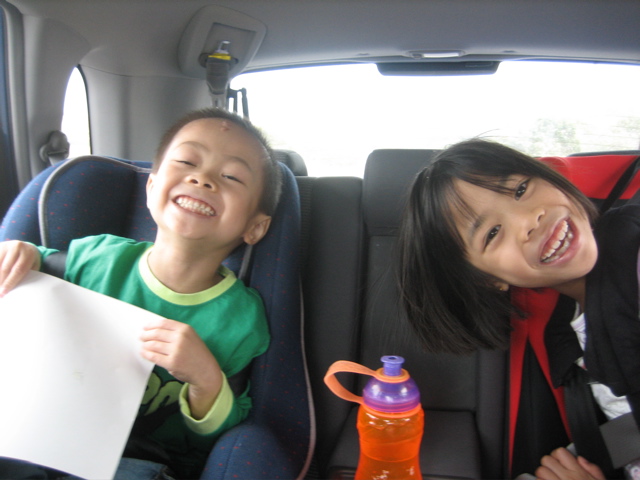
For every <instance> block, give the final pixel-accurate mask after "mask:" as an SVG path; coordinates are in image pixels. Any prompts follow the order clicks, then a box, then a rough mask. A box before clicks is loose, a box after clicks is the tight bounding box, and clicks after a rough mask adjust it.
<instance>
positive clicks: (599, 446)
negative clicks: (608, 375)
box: [564, 364, 613, 477]
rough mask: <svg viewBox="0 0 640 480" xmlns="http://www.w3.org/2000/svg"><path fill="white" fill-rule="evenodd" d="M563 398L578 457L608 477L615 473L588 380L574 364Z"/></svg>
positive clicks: (567, 379) (583, 372) (585, 373)
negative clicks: (587, 461)
mask: <svg viewBox="0 0 640 480" xmlns="http://www.w3.org/2000/svg"><path fill="white" fill-rule="evenodd" d="M564 398H565V403H566V406H567V408H566V411H567V421H568V422H569V428H570V430H571V438H572V440H573V443H574V444H575V446H576V450H577V452H578V454H579V455H581V456H583V457H585V458H586V459H587V460H589V461H590V462H593V463H595V464H597V465H598V466H599V467H600V468H601V469H602V471H603V472H604V474H605V476H606V477H609V476H610V475H611V474H612V473H613V464H612V462H611V457H610V456H609V453H608V450H607V445H606V443H605V441H604V438H603V436H602V433H601V432H600V426H599V422H598V418H597V414H596V411H597V410H596V408H597V407H596V405H595V403H594V402H595V401H594V398H593V394H592V393H591V387H590V386H589V377H588V375H587V372H585V371H584V369H582V368H580V367H578V366H577V365H575V364H574V365H573V366H572V368H571V370H570V373H569V374H568V375H567V378H566V379H565V382H564Z"/></svg>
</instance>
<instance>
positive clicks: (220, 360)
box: [0, 109, 281, 478]
mask: <svg viewBox="0 0 640 480" xmlns="http://www.w3.org/2000/svg"><path fill="white" fill-rule="evenodd" d="M280 176H281V173H280V168H279V166H278V165H277V163H276V162H275V161H274V160H273V156H272V155H271V151H270V149H269V147H268V144H267V142H266V140H265V139H264V137H263V136H262V135H261V134H260V132H259V131H258V130H257V129H255V128H254V127H253V126H252V125H251V124H249V123H248V122H245V121H244V120H242V119H241V118H239V117H237V116H235V115H232V114H230V113H228V112H224V111H220V110H215V109H207V110H201V111H197V112H193V113H191V114H188V115H187V116H185V117H183V118H182V119H181V120H180V121H179V122H178V123H176V124H175V125H174V126H173V127H172V128H171V129H170V130H169V131H168V132H167V133H166V134H165V136H164V137H163V139H162V141H161V142H160V146H159V148H158V153H157V155H156V159H155V162H154V168H153V172H152V173H151V175H150V176H149V180H148V182H147V187H146V188H147V205H148V207H149V210H150V212H151V214H152V216H153V219H154V220H155V222H156V224H157V226H158V233H157V236H156V240H155V242H154V243H153V244H150V243H146V242H143V243H138V242H135V241H133V240H128V239H123V238H120V237H114V236H111V235H100V236H96V237H88V238H84V239H79V240H74V241H73V242H72V243H71V245H70V248H69V252H68V256H67V264H66V271H65V279H67V280H69V281H71V282H73V283H76V284H78V285H81V286H83V287H86V288H89V289H91V290H95V291H98V292H101V293H104V294H107V295H110V296H112V297H115V298H118V299H120V300H123V301H126V302H128V303H131V304H134V305H137V306H139V307H142V308H145V309H147V310H149V311H152V312H154V313H157V314H160V315H161V316H163V317H166V318H165V319H163V320H162V321H159V322H156V323H153V324H149V325H146V326H145V328H144V332H143V333H142V335H141V340H142V352H141V354H142V356H143V357H144V358H146V359H148V360H150V361H151V362H153V363H155V364H156V367H155V368H154V371H153V374H152V376H151V378H150V380H149V383H148V386H147V391H146V394H145V397H144V399H143V402H142V405H141V407H140V411H139V413H138V418H137V420H136V423H135V425H134V428H133V431H132V434H131V437H130V439H129V443H128V445H127V450H126V451H125V455H124V456H125V457H128V456H131V457H133V458H134V460H131V459H128V458H125V459H123V461H122V462H121V465H120V468H119V471H118V474H117V475H116V478H118V476H119V475H120V474H121V470H124V469H129V470H131V468H135V469H136V470H138V469H140V468H144V469H148V471H149V476H148V478H154V477H153V475H154V474H155V472H158V471H163V472H165V473H166V468H165V467H164V466H169V467H170V469H171V470H172V471H173V472H175V474H176V475H177V476H178V477H181V478H193V477H197V476H199V474H200V472H201V470H202V468H203V466H204V462H205V461H206V458H207V455H208V453H209V451H210V450H211V447H212V445H213V443H214V442H215V439H216V438H217V437H218V436H219V435H220V434H221V433H223V432H224V431H226V430H228V429H229V428H230V427H232V426H233V425H235V424H237V423H239V422H240V421H242V420H243V419H244V418H245V417H246V415H247V413H248V411H249V409H250V408H251V400H250V398H249V397H248V396H247V392H246V391H245V392H244V393H243V394H241V395H240V396H239V397H237V398H236V397H235V396H234V394H233V393H232V392H231V389H230V387H229V384H228V382H227V380H226V378H227V376H231V375H233V374H235V373H237V372H239V371H240V370H242V369H243V368H244V367H245V366H246V365H248V364H249V363H250V361H251V359H252V358H254V357H256V356H258V355H260V354H262V353H263V352H264V351H265V350H266V349H267V346H268V343H269V333H268V330H267V323H266V319H265V317H264V311H263V306H262V303H261V300H260V298H259V297H258V295H257V293H256V292H255V291H253V290H251V289H248V288H246V287H244V285H242V283H241V282H240V281H238V280H237V279H236V278H235V276H234V274H233V273H232V272H231V271H229V270H228V269H226V268H225V267H224V266H222V265H221V263H222V261H223V260H224V259H225V258H226V257H227V256H228V255H229V254H230V253H231V252H232V251H233V250H234V249H235V248H236V247H238V246H239V245H241V244H242V243H243V242H244V243H247V244H250V245H253V244H255V243H257V242H258V241H260V239H262V238H263V237H264V235H265V234H266V232H267V230H268V228H269V225H270V221H271V215H272V214H273V212H274V210H275V207H276V204H277V201H278V196H279V192H280V189H281V178H280ZM50 253H52V251H51V250H46V249H44V248H36V247H35V246H33V245H31V244H28V243H23V242H13V241H12V242H4V243H0V297H1V296H3V295H4V294H6V293H7V292H8V291H9V290H10V289H11V288H13V287H15V285H16V284H17V283H18V282H19V281H20V280H21V279H22V278H23V277H24V275H25V274H26V273H27V272H28V270H29V269H39V268H40V265H41V259H42V258H43V257H44V256H46V255H48V254H50ZM0 468H1V467H0ZM0 471H1V470H0ZM139 478H143V477H139Z"/></svg>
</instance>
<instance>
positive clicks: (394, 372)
mask: <svg viewBox="0 0 640 480" xmlns="http://www.w3.org/2000/svg"><path fill="white" fill-rule="evenodd" d="M381 360H382V372H383V373H384V374H385V375H386V376H387V377H397V376H399V375H401V374H402V364H403V363H404V358H402V357H399V356H397V355H385V356H384V357H382V358H381Z"/></svg>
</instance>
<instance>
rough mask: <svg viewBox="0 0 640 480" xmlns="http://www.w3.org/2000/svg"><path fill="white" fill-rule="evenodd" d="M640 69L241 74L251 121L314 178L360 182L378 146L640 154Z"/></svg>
mask: <svg viewBox="0 0 640 480" xmlns="http://www.w3.org/2000/svg"><path fill="white" fill-rule="evenodd" d="M638 85H640V67H638V66H630V65H607V64H593V63H565V62H531V61H513V62H503V63H502V64H501V65H500V67H499V68H498V71H497V73H495V74H493V75H474V76H435V77H434V76H430V77H427V76H422V77H415V76H414V77H399V76H383V75H381V74H380V73H379V72H378V70H377V67H376V66H375V65H371V64H357V65H340V66H322V67H306V68H295V69H293V68H292V69H286V70H277V71H268V72H256V73H247V74H244V75H241V76H239V77H237V78H236V79H234V80H233V82H232V85H231V87H232V88H234V89H240V88H245V89H246V90H247V95H248V102H249V113H250V117H251V120H252V121H253V122H254V123H255V124H256V125H258V126H259V127H261V128H262V129H263V130H264V131H265V133H266V134H267V136H268V137H269V139H270V140H271V143H272V144H273V146H274V148H279V149H289V150H294V151H296V152H297V153H299V154H300V155H301V156H302V157H303V159H304V160H305V162H306V164H307V168H308V170H309V175H311V176H331V175H352V176H362V175H363V173H364V164H365V161H366V158H367V156H368V155H369V153H370V152H371V151H372V150H375V149H380V148H428V149H440V148H443V147H445V146H447V145H450V144H452V143H455V142H457V141H460V140H463V139H467V138H471V137H483V138H488V139H493V140H496V141H500V142H503V143H506V144H507V145H510V146H512V147H515V148H518V149H520V150H522V151H524V152H526V153H528V154H530V155H534V156H549V155H569V154H572V153H580V152H594V151H612V150H635V149H638V148H639V147H640V92H639V91H638Z"/></svg>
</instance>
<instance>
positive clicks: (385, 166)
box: [363, 149, 438, 235]
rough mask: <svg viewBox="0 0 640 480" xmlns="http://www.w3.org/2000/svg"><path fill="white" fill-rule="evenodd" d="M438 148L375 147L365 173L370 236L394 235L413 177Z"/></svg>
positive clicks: (365, 195) (426, 163) (364, 201)
mask: <svg viewBox="0 0 640 480" xmlns="http://www.w3.org/2000/svg"><path fill="white" fill-rule="evenodd" d="M437 153H438V150H403V149H384V150H374V151H373V152H372V153H371V154H370V155H369V158H368V159H367V164H366V167H365V173H364V193H363V210H364V220H365V223H366V225H367V229H368V231H369V233H370V234H371V235H395V233H396V231H397V229H398V226H399V225H400V218H401V217H402V210H403V208H404V204H405V199H406V198H407V194H408V191H409V187H410V186H411V184H412V182H413V179H414V178H415V176H416V175H417V174H418V172H419V171H420V170H422V169H423V168H424V167H426V166H427V165H429V164H430V163H431V161H432V160H433V158H434V157H435V155H436V154H437Z"/></svg>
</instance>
